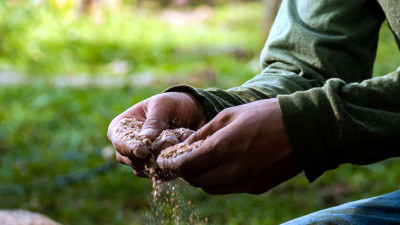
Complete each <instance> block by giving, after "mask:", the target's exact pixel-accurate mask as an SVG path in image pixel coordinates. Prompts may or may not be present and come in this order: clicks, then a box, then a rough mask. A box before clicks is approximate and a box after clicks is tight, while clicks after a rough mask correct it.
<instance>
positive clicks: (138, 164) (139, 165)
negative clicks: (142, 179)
mask: <svg viewBox="0 0 400 225" xmlns="http://www.w3.org/2000/svg"><path fill="white" fill-rule="evenodd" d="M115 156H116V158H117V161H118V162H120V163H122V164H124V165H127V166H130V167H132V168H133V169H134V170H136V171H144V162H143V161H138V160H131V159H130V158H128V157H126V156H123V155H121V154H119V152H116V153H115ZM141 173H143V172H141Z"/></svg>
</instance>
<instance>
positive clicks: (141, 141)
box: [115, 118, 204, 179]
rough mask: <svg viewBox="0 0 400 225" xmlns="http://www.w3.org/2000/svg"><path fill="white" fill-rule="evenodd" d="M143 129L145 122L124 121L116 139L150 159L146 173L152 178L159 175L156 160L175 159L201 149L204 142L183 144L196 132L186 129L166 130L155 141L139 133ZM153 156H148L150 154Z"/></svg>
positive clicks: (121, 122) (130, 119)
mask: <svg viewBox="0 0 400 225" xmlns="http://www.w3.org/2000/svg"><path fill="white" fill-rule="evenodd" d="M142 127H143V122H141V121H138V120H136V119H135V118H124V119H122V120H121V121H120V122H119V123H118V125H117V128H116V129H115V134H116V138H118V139H119V140H121V141H124V143H125V144H126V145H127V147H128V148H130V149H135V151H136V153H137V154H139V155H141V156H143V158H145V157H148V160H147V163H146V168H145V170H146V171H145V172H146V173H147V174H148V175H149V176H150V177H151V178H153V177H155V178H156V179H157V178H158V177H157V174H156V170H159V168H158V167H157V164H156V163H155V162H156V159H157V157H161V158H162V160H165V159H171V158H175V157H177V156H179V155H181V154H184V153H188V152H191V151H193V150H194V149H196V148H198V147H200V145H201V144H202V143H203V142H204V141H197V142H195V143H192V144H190V145H189V144H187V143H182V141H184V139H186V138H187V137H188V136H189V135H190V134H192V133H193V132H194V131H192V130H190V129H186V128H177V129H167V130H164V131H163V132H162V133H161V134H160V135H159V136H158V137H157V138H156V139H154V141H152V140H150V139H149V138H147V137H145V136H140V135H139V133H140V131H141V129H142ZM149 153H150V154H151V155H150V156H148V154H149Z"/></svg>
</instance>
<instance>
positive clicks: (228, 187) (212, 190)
mask: <svg viewBox="0 0 400 225" xmlns="http://www.w3.org/2000/svg"><path fill="white" fill-rule="evenodd" d="M208 136H210V137H209V138H207V137H208ZM206 138H207V139H206ZM204 139H206V140H205V141H204V142H203V144H202V145H201V146H200V147H199V148H197V149H195V150H193V151H191V152H189V153H185V154H182V155H179V156H177V157H175V158H170V159H164V158H160V157H159V158H158V160H157V164H158V166H159V167H160V168H161V169H163V170H170V171H175V172H176V173H178V174H180V176H181V177H182V178H183V179H185V180H186V181H187V182H188V183H189V184H191V185H193V186H195V187H200V188H202V189H203V190H204V191H206V192H207V193H209V194H228V193H242V192H247V193H252V194H260V193H263V192H265V191H267V190H269V189H271V188H273V187H275V186H277V185H279V184H280V183H282V182H284V181H286V180H288V179H290V178H292V177H293V176H295V175H297V174H298V173H300V172H301V170H302V169H301V166H300V163H299V160H298V159H297V158H296V156H295V155H294V154H293V151H292V148H291V145H290V143H289V139H288V135H287V133H286V130H285V126H284V124H283V120H282V115H281V112H280V108H279V103H278V101H277V99H267V100H260V101H256V102H252V103H248V104H244V105H240V106H236V107H232V108H228V109H225V110H223V111H222V112H221V113H219V114H218V115H217V116H216V117H215V118H214V119H213V120H211V121H210V122H209V123H208V124H206V125H205V126H204V127H202V128H201V129H200V130H198V131H197V132H195V133H194V134H193V135H191V136H190V137H189V138H188V139H187V140H186V141H187V142H188V143H193V142H195V141H197V140H204Z"/></svg>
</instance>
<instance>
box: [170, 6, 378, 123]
mask: <svg viewBox="0 0 400 225" xmlns="http://www.w3.org/2000/svg"><path fill="white" fill-rule="evenodd" d="M383 20H384V15H383V13H382V11H381V8H380V6H379V5H378V4H377V3H375V2H374V1H365V0H355V1H346V0H337V1H317V0H309V1H294V0H285V1H283V2H282V6H281V9H280V11H279V13H278V15H277V18H276V20H275V24H274V25H273V27H272V30H271V33H270V35H269V38H268V41H267V43H266V45H265V48H264V50H263V52H262V54H261V62H262V67H263V71H262V73H261V74H259V75H258V76H256V77H254V78H253V79H251V80H249V81H247V82H246V83H244V84H243V85H241V86H239V87H235V88H231V89H228V90H227V91H223V90H221V89H218V88H210V89H206V90H201V89H197V88H192V87H190V86H187V85H179V86H175V87H172V88H169V89H167V90H166V91H177V92H189V93H191V94H193V95H194V96H195V97H196V98H197V100H198V101H199V102H200V103H201V104H202V106H203V107H204V109H205V114H206V117H207V119H208V120H211V119H212V118H213V117H215V115H217V114H218V113H219V112H221V111H222V110H223V109H225V108H228V107H232V106H235V105H240V104H244V103H248V102H252V101H255V100H260V99H266V98H274V97H276V96H277V95H280V94H291V93H294V92H296V91H304V90H308V89H311V88H314V87H321V86H323V85H324V83H325V82H326V80H328V79H330V78H340V79H342V80H344V81H346V82H354V81H361V80H364V79H368V78H370V77H371V74H372V66H373V61H374V59H375V53H376V46H377V39H378V33H379V28H380V25H381V23H382V21H383Z"/></svg>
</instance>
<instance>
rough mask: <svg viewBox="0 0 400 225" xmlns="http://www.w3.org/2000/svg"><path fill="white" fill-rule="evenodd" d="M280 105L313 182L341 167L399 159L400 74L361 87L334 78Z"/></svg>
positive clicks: (281, 100)
mask: <svg viewBox="0 0 400 225" xmlns="http://www.w3.org/2000/svg"><path fill="white" fill-rule="evenodd" d="M278 100H279V104H280V107H281V111H282V116H283V119H284V123H285V127H286V129H287V131H288V134H289V137H290V141H291V143H292V146H293V150H294V151H295V152H296V153H297V155H298V156H300V159H301V160H302V162H303V168H304V170H305V173H306V176H307V177H308V178H309V180H310V181H312V180H314V179H316V178H317V177H318V176H320V175H321V174H322V173H323V172H325V171H326V170H329V169H334V168H336V167H337V166H338V165H340V164H342V163H352V164H357V165H364V164H369V163H373V162H377V161H380V160H383V159H386V158H390V157H395V156H400V148H399V146H400V71H397V72H393V73H391V74H388V75H386V76H383V77H377V78H374V79H370V80H365V81H363V82H361V83H346V82H344V81H343V80H340V79H336V78H333V79H330V80H328V81H327V82H326V84H325V85H324V86H323V87H321V88H313V89H310V90H307V91H300V92H296V93H294V94H291V95H280V96H278Z"/></svg>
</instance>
